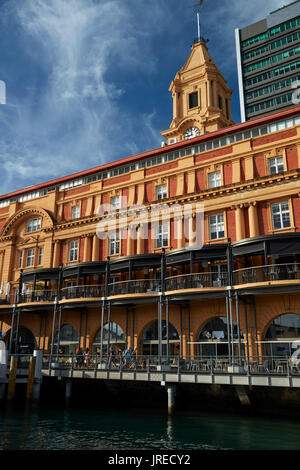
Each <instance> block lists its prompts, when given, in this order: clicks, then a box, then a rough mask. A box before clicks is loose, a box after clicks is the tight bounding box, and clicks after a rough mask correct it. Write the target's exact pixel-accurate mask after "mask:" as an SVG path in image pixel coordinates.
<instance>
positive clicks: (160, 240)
mask: <svg viewBox="0 0 300 470" xmlns="http://www.w3.org/2000/svg"><path fill="white" fill-rule="evenodd" d="M166 234H167V238H166V237H165V236H164V235H166ZM169 237H170V229H169V223H168V222H167V223H163V222H160V223H159V224H158V225H157V226H156V227H155V249H157V250H158V249H162V248H167V247H168V246H169V243H170V241H169Z"/></svg>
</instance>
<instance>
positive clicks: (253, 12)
mask: <svg viewBox="0 0 300 470" xmlns="http://www.w3.org/2000/svg"><path fill="white" fill-rule="evenodd" d="M195 3H196V0H152V1H151V2H150V1H146V0H0V43H1V54H0V80H3V81H4V82H5V84H6V104H5V105H3V104H1V105H0V165H1V171H0V181H1V189H0V193H1V194H5V193H7V192H9V191H14V190H16V189H21V188H24V187H27V186H30V185H33V184H37V183H41V182H43V181H48V180H49V179H52V178H56V177H61V176H64V175H67V174H70V173H73V172H76V171H80V170H84V169H87V168H91V167H94V166H97V165H100V164H104V163H105V162H109V161H113V160H117V159H120V158H123V157H127V156H129V155H134V154H136V153H140V152H143V151H146V150H150V149H152V148H156V147H160V143H161V141H162V140H163V139H162V137H161V135H160V131H162V130H165V129H167V128H168V127H169V125H170V123H171V120H172V99H171V95H170V92H169V91H168V89H169V85H170V83H171V81H172V80H173V78H174V76H175V74H176V72H177V71H178V70H179V69H180V68H181V67H182V66H183V65H184V63H185V61H186V59H187V57H188V55H189V53H190V47H191V45H192V43H193V40H194V38H195V37H196V36H197V22H196V13H195V11H196V10H195V9H193V8H190V7H191V5H194V4H195ZM287 3H291V2H288V1H284V0H264V2H261V0H252V1H251V2H249V1H248V0H204V4H203V7H202V8H201V34H202V35H203V36H204V37H205V38H208V39H209V41H210V42H209V43H208V48H209V52H210V54H211V56H212V58H213V59H214V61H215V62H216V64H217V66H218V67H219V69H220V70H221V72H222V73H223V75H224V77H225V78H226V79H227V80H228V85H229V86H230V88H232V89H233V90H234V93H233V96H232V113H233V119H234V121H235V122H236V123H238V122H240V113H239V97H238V83H237V71H236V56H235V40H234V29H235V28H236V27H238V28H242V27H244V26H247V25H249V24H251V23H253V22H254V21H258V20H260V19H262V18H264V17H265V16H266V15H267V14H268V13H270V12H271V11H274V10H275V9H276V8H279V7H281V6H283V5H284V4H287Z"/></svg>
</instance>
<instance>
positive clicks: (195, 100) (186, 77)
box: [161, 38, 234, 144]
mask: <svg viewBox="0 0 300 470" xmlns="http://www.w3.org/2000/svg"><path fill="white" fill-rule="evenodd" d="M226 83H227V82H226V80H225V79H224V77H223V75H222V74H221V72H220V71H219V69H218V68H217V66H216V64H215V63H214V61H213V60H212V58H211V56H210V54H209V52H208V49H207V46H206V42H205V41H204V39H203V38H200V39H199V40H198V41H197V42H195V44H194V45H193V46H192V49H191V53H190V55H189V57H188V59H187V61H186V63H185V64H184V66H183V67H182V68H181V69H180V70H179V72H177V74H176V76H175V78H174V80H173V81H172V83H171V85H170V88H169V91H171V93H172V98H173V120H172V122H171V125H170V128H169V129H168V130H166V131H163V132H161V134H162V136H163V137H164V138H165V139H166V140H167V143H168V144H173V143H175V142H179V141H182V140H187V139H191V138H193V137H196V136H199V135H203V134H206V133H208V132H213V131H216V130H218V129H222V128H224V127H229V126H232V125H233V124H234V122H233V121H232V119H231V104H230V102H231V94H232V90H231V89H230V88H229V87H228V86H227V85H226Z"/></svg>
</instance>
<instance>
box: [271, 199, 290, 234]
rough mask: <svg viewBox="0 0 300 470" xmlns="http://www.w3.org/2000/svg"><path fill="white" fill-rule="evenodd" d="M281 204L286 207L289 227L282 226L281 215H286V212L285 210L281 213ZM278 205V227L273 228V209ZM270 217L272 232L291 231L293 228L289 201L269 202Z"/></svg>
mask: <svg viewBox="0 0 300 470" xmlns="http://www.w3.org/2000/svg"><path fill="white" fill-rule="evenodd" d="M282 204H287V206H288V216H289V225H288V226H284V224H283V215H284V213H286V212H287V211H286V210H285V211H284V212H283V211H282V208H281V205H282ZM276 205H278V206H279V207H280V210H279V212H278V213H279V217H280V227H275V223H274V215H276V214H274V212H273V207H274V206H276ZM270 216H271V224H272V225H271V227H272V230H273V231H277V230H287V229H291V228H292V227H293V218H292V210H291V204H290V201H289V200H284V201H277V202H271V203H270Z"/></svg>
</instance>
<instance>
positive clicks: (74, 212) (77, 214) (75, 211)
mask: <svg viewBox="0 0 300 470" xmlns="http://www.w3.org/2000/svg"><path fill="white" fill-rule="evenodd" d="M79 218H80V206H74V207H72V219H73V220H74V219H79Z"/></svg>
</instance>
